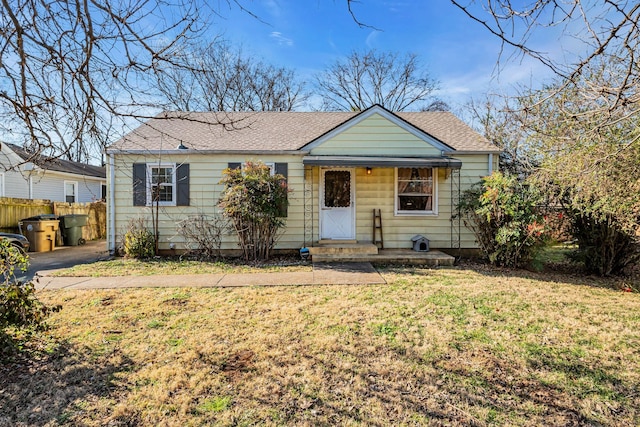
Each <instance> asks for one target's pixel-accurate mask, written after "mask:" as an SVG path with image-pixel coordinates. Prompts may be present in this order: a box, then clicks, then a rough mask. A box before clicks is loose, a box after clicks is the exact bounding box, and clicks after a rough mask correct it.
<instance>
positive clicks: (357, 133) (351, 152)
mask: <svg viewBox="0 0 640 427" xmlns="http://www.w3.org/2000/svg"><path fill="white" fill-rule="evenodd" d="M310 154H311V155H312V156H323V155H324V156H326V155H331V156H396V157H400V156H402V157H407V156H439V155H440V154H441V153H440V150H439V149H437V148H436V147H434V146H432V145H431V144H429V143H427V142H425V141H423V140H421V139H419V138H418V137H416V136H415V135H412V134H411V133H409V132H407V131H406V130H404V129H402V128H401V127H399V126H397V125H395V124H394V123H391V122H390V121H388V120H387V119H385V118H384V117H382V116H380V115H379V114H374V115H372V116H371V117H369V118H367V119H365V120H363V121H362V122H361V123H358V124H357V125H355V126H353V127H351V128H349V129H347V130H345V131H344V132H341V133H340V134H338V135H336V136H334V137H333V138H331V139H330V140H328V141H325V142H324V143H322V144H321V145H319V146H317V147H315V148H313V149H312V150H311V152H310Z"/></svg>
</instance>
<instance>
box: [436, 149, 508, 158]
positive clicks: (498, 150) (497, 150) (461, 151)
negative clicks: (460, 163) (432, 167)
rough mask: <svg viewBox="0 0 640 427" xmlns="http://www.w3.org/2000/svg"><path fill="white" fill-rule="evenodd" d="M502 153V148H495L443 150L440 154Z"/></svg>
mask: <svg viewBox="0 0 640 427" xmlns="http://www.w3.org/2000/svg"><path fill="white" fill-rule="evenodd" d="M500 153H502V150H500V149H495V150H477V151H474V150H466V151H465V150H459V151H457V150H456V151H443V152H442V154H444V155H445V156H457V155H460V154H500Z"/></svg>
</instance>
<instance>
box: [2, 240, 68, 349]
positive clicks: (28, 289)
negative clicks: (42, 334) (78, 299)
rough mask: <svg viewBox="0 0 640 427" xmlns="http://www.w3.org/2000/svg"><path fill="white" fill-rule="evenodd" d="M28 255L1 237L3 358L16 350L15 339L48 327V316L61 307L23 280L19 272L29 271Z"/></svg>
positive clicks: (25, 337) (23, 337)
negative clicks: (39, 295) (40, 296)
mask: <svg viewBox="0 0 640 427" xmlns="http://www.w3.org/2000/svg"><path fill="white" fill-rule="evenodd" d="M28 266H29V257H28V256H27V255H26V254H25V253H24V252H22V251H21V250H20V249H19V248H16V247H14V246H12V245H11V244H10V243H9V242H7V241H6V240H0V277H1V278H2V283H1V284H0V358H3V357H6V356H7V355H8V354H10V353H11V352H12V351H13V350H15V347H16V346H15V338H16V337H18V336H19V337H21V338H22V339H23V340H25V339H28V338H29V337H30V335H31V333H32V332H35V331H37V330H39V329H42V328H44V327H45V319H46V318H47V316H48V315H49V314H50V313H51V312H52V311H55V310H59V309H60V307H48V306H46V305H45V304H43V303H42V302H41V301H40V300H39V299H38V298H37V297H36V295H35V286H34V285H33V283H31V282H29V283H24V284H23V283H20V282H19V281H18V280H17V278H16V272H17V271H26V270H27V267H28Z"/></svg>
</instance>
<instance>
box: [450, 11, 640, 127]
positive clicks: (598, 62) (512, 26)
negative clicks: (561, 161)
mask: <svg viewBox="0 0 640 427" xmlns="http://www.w3.org/2000/svg"><path fill="white" fill-rule="evenodd" d="M451 2H452V3H453V4H454V5H455V6H456V7H458V8H460V9H461V10H462V11H464V12H465V13H466V14H467V15H468V16H469V17H470V18H472V19H473V20H475V21H477V22H478V23H480V24H481V25H482V26H483V27H484V28H486V29H487V30H488V31H489V32H490V33H491V34H494V35H495V36H496V37H498V38H499V39H500V40H501V42H502V44H503V51H508V50H511V49H507V48H512V49H515V50H516V52H520V53H522V54H524V55H528V56H531V57H533V58H535V59H537V60H539V61H541V62H542V63H543V64H545V65H546V66H547V67H549V69H551V70H552V71H553V72H554V73H555V74H557V75H558V77H559V78H560V79H561V81H562V84H560V85H556V89H557V90H558V91H562V90H563V89H564V88H566V87H568V86H569V85H571V84H576V83H580V86H581V87H582V89H581V90H588V91H590V92H591V94H592V96H595V97H598V98H600V104H598V106H597V107H596V106H593V107H594V109H593V110H590V111H588V112H584V113H589V114H593V115H598V116H600V121H599V123H597V124H596V127H599V126H605V127H606V126H608V125H609V124H610V123H612V122H611V120H619V116H618V114H616V113H614V111H615V110H624V111H626V112H627V114H630V115H636V114H637V113H638V105H640V93H639V92H638V88H640V67H638V59H639V58H638V55H639V54H640V51H639V47H640V4H639V3H638V2H634V1H627V0H617V1H614V0H606V1H597V0H544V1H542V0H541V1H535V2H524V3H523V2H515V1H512V0H502V1H497V2H493V1H491V2H486V3H485V2H480V1H473V0H472V1H470V2H461V1H458V0H451ZM481 3H482V6H481ZM554 27H555V28H556V30H562V31H563V33H564V34H565V36H567V38H568V39H571V41H572V44H573V46H572V49H571V50H572V51H571V52H566V53H567V55H563V56H562V57H561V58H562V59H560V60H556V59H554V58H553V57H552V56H550V54H549V53H548V52H545V50H546V49H542V48H537V47H536V42H537V40H536V37H537V36H539V35H540V33H541V32H544V31H550V30H552V29H553V28H554ZM576 45H577V46H576ZM567 58H573V60H571V59H570V60H569V61H567ZM609 62H610V63H612V64H615V68H616V71H615V72H614V73H612V74H611V78H609V79H606V78H605V79H600V80H599V81H592V82H591V84H590V85H589V87H588V88H587V87H585V86H584V85H583V83H584V81H581V79H582V77H584V76H588V75H589V73H591V72H592V70H593V69H594V68H599V67H601V66H602V64H606V63H609ZM620 71H623V72H622V73H620ZM601 95H605V96H604V97H603V96H601ZM550 96H553V94H550ZM541 101H544V100H541ZM593 130H597V129H595V128H594V129H593Z"/></svg>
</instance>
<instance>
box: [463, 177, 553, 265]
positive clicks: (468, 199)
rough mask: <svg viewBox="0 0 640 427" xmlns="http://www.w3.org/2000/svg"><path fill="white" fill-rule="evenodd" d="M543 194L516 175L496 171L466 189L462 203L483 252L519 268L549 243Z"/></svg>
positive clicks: (494, 261) (495, 262)
mask: <svg viewBox="0 0 640 427" xmlns="http://www.w3.org/2000/svg"><path fill="white" fill-rule="evenodd" d="M541 202H542V195H541V193H540V192H539V191H538V190H537V189H536V188H535V187H532V186H530V185H527V184H525V183H522V182H520V181H519V180H518V178H517V177H516V176H513V175H503V174H502V173H500V172H494V173H493V174H492V175H490V176H488V177H485V178H483V180H482V182H480V183H478V184H476V185H474V186H473V187H471V188H470V189H469V190H467V191H465V192H464V193H463V195H462V197H461V200H460V204H459V205H458V210H459V214H460V215H462V218H463V221H464V224H465V226H467V228H469V229H471V230H472V231H473V233H474V234H475V237H476V241H477V242H478V245H479V246H480V250H481V251H482V253H483V254H484V255H485V256H486V257H487V258H488V260H489V261H490V262H491V263H492V264H495V265H498V266H504V267H518V266H522V265H524V264H526V263H527V262H529V261H530V260H531V259H532V258H533V256H534V255H535V253H536V251H537V250H539V249H540V248H541V247H542V246H543V245H544V243H545V231H546V226H545V220H544V216H543V215H542V213H541V212H540V211H539V209H538V208H537V206H539V205H540V203H541Z"/></svg>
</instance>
